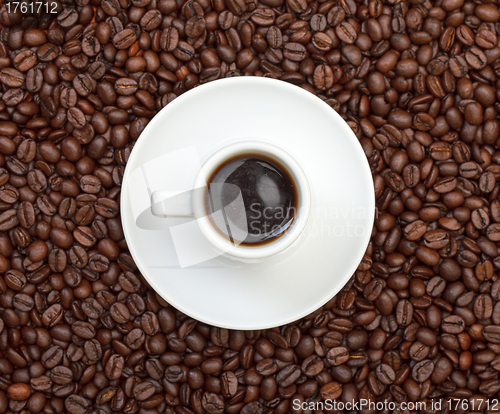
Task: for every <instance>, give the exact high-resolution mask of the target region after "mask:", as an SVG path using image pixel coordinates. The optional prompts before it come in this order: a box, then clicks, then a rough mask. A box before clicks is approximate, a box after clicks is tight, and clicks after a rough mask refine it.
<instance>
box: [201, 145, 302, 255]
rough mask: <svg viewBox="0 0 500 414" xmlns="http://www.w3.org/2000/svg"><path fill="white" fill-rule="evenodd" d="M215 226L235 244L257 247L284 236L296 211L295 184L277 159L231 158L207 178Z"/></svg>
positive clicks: (247, 156) (211, 218) (209, 210)
mask: <svg viewBox="0 0 500 414" xmlns="http://www.w3.org/2000/svg"><path fill="white" fill-rule="evenodd" d="M207 188H208V191H207V194H206V200H205V201H206V208H207V212H208V214H209V217H210V221H211V223H212V225H213V226H214V227H215V228H216V229H217V230H218V231H219V232H220V233H221V234H223V235H224V236H225V237H226V238H228V239H229V240H231V241H232V242H234V243H235V244H241V245H249V246H250V245H251V246H258V245H262V244H267V243H269V242H271V241H273V240H275V239H276V238H278V237H280V236H282V235H283V234H284V233H285V232H286V230H287V229H288V228H289V227H290V226H291V224H292V222H293V220H294V216H295V214H296V210H297V203H298V194H297V189H296V185H295V183H294V181H293V179H292V177H291V176H290V174H289V173H288V171H287V170H286V169H285V168H284V167H283V166H282V165H280V164H279V163H278V162H276V160H273V159H271V158H268V157H265V156H262V155H260V154H243V155H238V156H236V157H233V158H230V159H229V160H227V161H226V162H224V163H223V164H222V165H221V166H219V167H218V169H216V170H215V171H214V173H213V174H212V176H211V177H210V178H209V180H208V186H207Z"/></svg>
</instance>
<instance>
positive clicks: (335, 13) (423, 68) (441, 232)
mask: <svg viewBox="0 0 500 414" xmlns="http://www.w3.org/2000/svg"><path fill="white" fill-rule="evenodd" d="M499 18H500V11H499V7H498V1H496V0H490V1H482V2H481V1H477V2H465V1H464V0H437V1H435V2H431V1H430V0H409V1H408V0H386V1H383V0H360V1H354V0H326V1H317V0H312V1H311V0H260V1H258V0H178V1H176V0H102V1H100V0H77V1H76V3H75V4H74V6H73V7H66V8H65V9H61V10H60V11H59V12H58V14H57V16H54V15H50V14H47V13H46V14H43V15H38V16H28V15H26V16H25V15H22V14H21V13H16V14H9V13H7V10H6V8H5V7H2V8H1V10H0V25H1V26H2V27H1V30H0V85H1V90H0V95H1V99H0V231H1V234H0V293H1V296H0V314H1V319H0V414H1V413H23V414H28V413H42V412H43V413H45V414H52V413H56V414H60V413H63V412H68V413H70V414H88V413H96V414H110V413H114V412H123V413H127V414H134V413H140V414H146V413H152V414H157V413H168V414H174V413H175V414H202V413H204V412H207V413H209V414H220V413H223V412H225V413H228V414H233V413H238V412H241V413H242V414H258V413H269V414H270V413H276V414H281V413H287V412H292V413H297V414H298V413H300V412H304V413H305V412H307V411H301V410H296V409H295V406H296V405H295V406H294V405H293V404H292V401H294V400H295V401H298V402H308V401H321V400H324V399H327V398H337V399H339V400H340V401H343V402H348V401H356V400H358V399H360V398H364V399H370V400H371V401H394V402H396V403H399V402H403V401H431V400H436V399H441V398H444V399H450V398H459V399H466V400H469V401H471V402H472V401H473V402H475V406H476V407H478V405H479V402H480V401H482V400H485V399H493V398H498V397H499V395H500V394H499V392H500V379H499V372H500V279H499V275H498V269H499V268H500V258H499V250H498V248H499V246H500V244H499V243H500V199H499V194H500V185H499V178H500V151H499V144H500V141H499V135H500V124H499V110H500V106H499V105H500V104H499V98H500V92H499V87H500V79H499V78H500V41H499V40H500V37H499V35H500V25H499ZM246 75H255V76H267V77H272V78H277V79H281V80H282V81H286V82H290V83H293V84H296V85H298V86H300V87H302V88H304V89H306V90H308V91H310V92H311V93H314V94H317V95H318V96H319V97H320V98H321V99H323V100H324V101H325V102H326V103H327V104H329V105H330V106H331V107H332V108H334V109H335V110H336V111H337V112H338V113H339V114H340V115H341V116H342V117H343V118H344V119H345V120H346V121H347V122H348V124H349V125H350V127H351V128H352V130H353V131H354V132H355V134H356V136H357V137H358V138H359V140H360V143H361V145H362V147H363V149H364V152H365V154H366V157H367V159H368V162H369V164H370V167H371V170H372V172H373V180H374V183H375V193H376V199H377V208H378V211H377V217H376V220H375V226H374V228H373V233H372V236H373V237H372V239H371V242H370V244H369V246H368V249H367V252H366V255H365V256H364V258H363V260H362V262H361V264H360V265H359V268H358V270H357V271H356V273H355V274H354V275H353V277H352V279H351V281H350V282H349V283H348V285H347V286H346V287H345V288H344V289H343V290H342V291H341V292H340V293H339V294H338V295H337V296H336V297H334V298H332V299H331V300H330V301H329V302H328V303H327V304H326V305H325V306H323V307H322V308H321V309H318V310H317V311H316V312H314V313H313V314H312V315H309V316H308V317H305V318H303V319H302V320H300V321H297V322H296V323H293V324H290V325H287V326H282V327H279V328H275V329H270V330H266V331H251V332H242V331H228V330H226V329H219V328H215V327H211V326H207V325H205V324H203V323H200V322H196V321H194V320H192V319H190V318H189V317H186V316H185V315H182V314H181V313H180V312H178V311H176V310H175V309H174V308H172V307H170V306H169V305H168V304H167V303H165V302H164V301H163V300H162V299H161V298H159V297H158V296H157V295H156V294H155V293H154V292H153V291H152V290H151V288H150V287H149V286H148V284H147V283H146V282H145V280H144V279H143V278H142V276H141V275H140V274H139V272H138V271H137V269H136V266H135V265H134V262H133V260H132V258H131V256H130V254H129V252H128V251H127V245H126V242H125V240H124V238H123V231H122V227H121V222H120V216H119V205H120V186H121V183H122V177H123V171H124V168H125V165H126V163H127V159H128V157H129V155H130V153H131V151H132V149H133V146H134V143H135V141H136V140H137V139H138V138H139V136H140V134H141V131H142V130H143V129H144V127H145V126H146V125H147V123H148V121H149V120H150V119H151V118H152V117H153V116H154V115H155V113H156V112H157V111H158V110H160V109H161V108H162V107H164V106H165V105H167V104H168V103H169V102H171V101H172V100H174V99H175V98H176V97H177V96H179V95H180V94H182V93H184V92H185V91H187V90H189V89H192V88H193V87H195V86H197V85H199V84H203V83H206V82H209V81H212V80H215V79H219V78H224V77H230V76H246ZM221 115H223V114H221ZM294 116H300V114H295V115H294ZM193 122H196V115H195V114H193ZM304 139H307V138H306V137H305V138H304ZM332 277H335V275H334V274H333V273H332ZM304 283H307V275H304ZM230 311H231V310H230V309H228V312H230ZM444 406H446V405H445V404H444ZM484 407H485V405H483V406H482V409H481V410H480V411H482V412H484ZM364 412H365V413H368V410H365V411H364ZM371 412H373V413H374V412H375V411H371ZM382 412H384V413H385V412H388V410H386V411H382ZM396 412H399V410H396ZM423 412H429V413H430V412H432V411H431V410H430V406H429V405H428V410H424V411H423ZM443 412H449V410H448V409H445V410H444V411H443ZM454 412H457V413H465V412H467V410H466V409H464V408H461V407H460V406H459V408H458V409H457V410H454Z"/></svg>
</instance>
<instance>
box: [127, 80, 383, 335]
mask: <svg viewBox="0 0 500 414" xmlns="http://www.w3.org/2000/svg"><path fill="white" fill-rule="evenodd" d="M244 140H259V141H265V142H269V143H271V144H274V145H276V146H278V147H281V148H282V149H284V150H285V151H287V152H288V153H289V154H291V155H292V156H293V157H294V158H295V160H296V161H297V162H298V163H299V164H300V165H301V166H302V168H303V170H304V171H305V174H306V175H307V179H308V181H309V184H310V187H311V196H312V205H311V215H310V217H309V221H308V223H307V226H306V229H305V230H304V232H303V233H302V235H301V236H300V237H299V239H298V240H297V241H296V242H295V243H294V244H293V245H292V246H291V247H289V248H288V249H287V250H285V251H284V252H283V253H281V254H278V255H276V256H273V257H270V258H267V259H263V260H260V261H259V262H252V263H244V262H241V261H239V260H237V259H231V258H228V257H224V256H217V257H214V255H212V256H211V255H210V254H208V255H207V246H206V240H204V237H203V236H202V235H201V233H200V232H199V229H198V228H197V226H196V222H195V221H194V220H192V219H191V220H190V219H185V218H183V219H181V218H176V219H173V218H162V217H155V216H153V215H152V214H151V212H150V193H151V192H152V191H156V190H169V191H178V192H183V191H188V190H190V189H191V188H192V184H193V180H194V176H195V175H196V172H197V170H198V168H199V166H200V164H201V163H203V162H204V161H205V160H206V159H207V158H208V157H209V156H210V155H211V154H212V153H213V152H215V151H216V150H218V149H220V148H222V147H224V146H226V145H228V144H231V143H233V142H237V141H244ZM374 212H375V197H374V188H373V181H372V176H371V173H370V168H369V165H368V162H367V160H366V157H365V154H364V152H363V150H362V148H361V145H360V144H359V142H358V140H357V138H356V136H355V135H354V133H353V132H352V131H351V129H350V128H349V126H348V125H347V124H346V123H345V122H344V121H343V120H342V118H341V117H340V116H339V115H338V114H337V113H336V112H335V111H334V110H333V109H332V108H330V107H329V106H328V105H327V104H326V103H324V102H323V101H321V99H319V98H317V97H316V96H314V95H313V94H311V93H309V92H307V91H305V90H304V89H301V88H299V87H297V86H293V85H291V84H288V83H286V82H282V81H278V80H273V79H269V78H259V77H235V78H227V79H221V80H217V81H214V82H210V83H208V84H205V85H202V86H199V87H197V88H195V89H193V90H191V91H189V92H187V93H185V94H183V95H181V96H180V97H179V98H177V99H175V100H174V101H173V102H171V103H170V104H168V105H167V106H166V107H165V108H163V109H162V110H161V111H160V112H159V113H158V114H157V115H156V116H155V117H154V119H153V120H151V122H150V123H149V124H148V125H147V127H146V128H145V130H144V131H143V133H142V134H141V136H140V138H139V140H138V141H137V143H136V145H135V147H134V150H133V151H132V154H131V156H130V158H129V160H128V164H127V168H126V170H125V175H124V178H123V185H122V193H121V217H122V224H123V230H124V232H125V237H126V240H127V243H128V247H129V249H130V253H131V254H132V256H133V258H134V260H135V263H136V264H137V266H138V267H139V270H140V271H141V273H142V274H143V276H144V277H145V278H146V280H147V281H148V282H149V283H150V285H151V286H152V287H153V288H154V289H155V290H156V291H157V292H158V293H159V294H160V295H161V296H162V297H163V298H164V299H165V300H166V301H167V302H169V303H170V304H171V305H172V306H174V307H176V308H177V309H179V310H180V311H182V312H183V313H185V314H187V315H189V316H191V317H193V318H195V319H198V320H200V321H202V322H206V323H208V324H210V325H215V326H219V327H224V328H230V329H244V330H250V329H264V328H270V327H274V326H279V325H284V324H287V323H290V322H293V321H295V320H297V319H299V318H301V317H303V316H306V315H308V314H309V313H311V312H313V311H315V310H316V309H317V308H318V307H320V306H321V305H323V304H324V303H326V302H327V301H328V300H329V299H331V298H332V297H333V296H334V295H335V294H336V293H337V292H338V291H339V290H340V289H341V288H342V287H343V286H344V285H345V283H346V282H347V281H348V280H349V278H350V277H351V276H352V274H353V273H354V272H355V270H356V268H357V266H358V264H359V262H360V261H361V259H362V257H363V254H364V252H365V250H366V247H367V245H368V242H369V239H370V234H371V231H372V226H373V220H374ZM204 254H205V256H204ZM193 257H194V260H193ZM204 259H208V260H205V261H204ZM181 264H182V265H183V266H187V267H182V268H181V267H180V266H181ZM186 264H187V265H186Z"/></svg>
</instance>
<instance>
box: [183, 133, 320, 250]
mask: <svg viewBox="0 0 500 414" xmlns="http://www.w3.org/2000/svg"><path fill="white" fill-rule="evenodd" d="M248 152H252V153H257V154H261V155H265V156H268V157H270V158H275V159H276V160H277V161H278V162H280V163H281V164H282V165H283V166H284V167H285V168H286V169H287V171H288V172H289V174H290V175H291V176H292V178H293V180H294V182H295V183H296V185H297V193H298V199H299V200H298V205H297V212H296V215H295V217H294V220H293V222H292V224H291V226H290V228H289V229H288V230H287V231H286V232H285V233H284V234H283V235H282V236H280V237H279V238H277V239H276V240H275V241H272V242H269V243H267V244H264V245H260V246H242V245H234V244H233V243H231V242H230V241H229V240H227V239H226V238H225V237H224V236H222V235H221V234H220V233H219V232H218V231H217V230H216V229H215V228H214V226H213V224H212V223H211V221H210V219H209V217H208V212H207V210H206V206H205V200H204V198H205V194H206V191H195V192H194V194H193V199H192V206H193V212H194V216H195V219H196V221H197V223H198V226H199V228H200V230H201V231H202V233H203V235H204V236H205V237H206V238H207V239H208V241H209V242H210V243H212V245H213V246H214V247H215V248H216V249H217V250H218V251H220V252H221V253H222V254H229V255H230V256H233V257H236V258H240V259H263V258H266V257H269V256H273V255H275V254H278V253H280V252H282V251H283V250H285V249H286V248H288V247H289V246H290V245H292V244H293V242H294V241H295V240H297V238H298V237H299V236H300V234H302V232H303V230H304V228H305V226H306V224H307V220H308V218H309V213H310V210H311V192H310V188H309V182H308V180H307V177H306V175H305V173H304V170H303V169H302V167H301V166H300V165H299V163H298V162H297V161H296V160H295V159H294V158H293V157H292V156H291V155H290V154H289V153H288V152H286V151H285V150H283V149H282V148H280V147H278V146H276V145H273V144H269V143H267V142H264V141H259V140H245V141H240V142H236V143H233V144H230V145H227V146H225V147H223V148H221V149H219V150H218V151H216V152H215V153H213V154H212V155H211V156H210V157H209V158H208V159H207V160H206V161H205V162H204V163H203V165H202V166H201V168H200V170H199V172H198V174H197V175H196V178H195V183H194V188H200V187H206V185H207V180H208V178H210V176H211V174H212V173H213V171H214V170H215V169H216V168H217V167H218V166H219V165H220V164H221V163H223V162H224V161H225V160H227V159H229V158H231V157H233V156H237V155H239V154H244V153H248Z"/></svg>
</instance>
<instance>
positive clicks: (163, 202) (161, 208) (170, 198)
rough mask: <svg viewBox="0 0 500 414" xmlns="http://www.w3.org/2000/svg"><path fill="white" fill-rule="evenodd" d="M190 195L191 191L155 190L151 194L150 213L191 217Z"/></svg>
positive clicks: (191, 194)
mask: <svg viewBox="0 0 500 414" xmlns="http://www.w3.org/2000/svg"><path fill="white" fill-rule="evenodd" d="M192 196H193V192H192V191H185V192H182V193H175V192H172V191H155V192H153V193H152V194H151V213H153V215H155V216H169V217H192V216H193V215H194V213H193V207H192V204H191V198H192Z"/></svg>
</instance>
